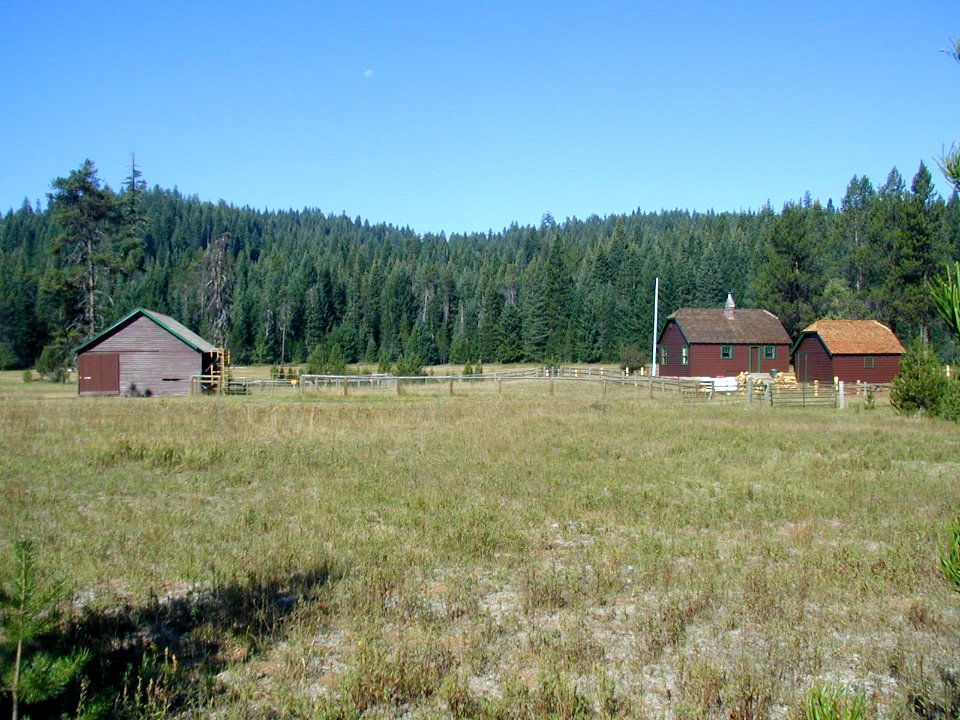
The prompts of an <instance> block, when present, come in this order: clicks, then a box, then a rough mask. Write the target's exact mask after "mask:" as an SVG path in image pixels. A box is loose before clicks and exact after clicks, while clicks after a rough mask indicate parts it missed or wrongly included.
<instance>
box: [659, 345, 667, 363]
mask: <svg viewBox="0 0 960 720" xmlns="http://www.w3.org/2000/svg"><path fill="white" fill-rule="evenodd" d="M660 364H661V365H668V364H669V362H668V360H667V349H666V348H665V347H662V348H660Z"/></svg>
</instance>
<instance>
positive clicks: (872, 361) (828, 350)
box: [792, 320, 903, 383]
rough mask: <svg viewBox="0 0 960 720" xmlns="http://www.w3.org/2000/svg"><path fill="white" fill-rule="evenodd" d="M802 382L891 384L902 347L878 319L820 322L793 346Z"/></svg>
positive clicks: (809, 328) (796, 366)
mask: <svg viewBox="0 0 960 720" xmlns="http://www.w3.org/2000/svg"><path fill="white" fill-rule="evenodd" d="M792 355H793V367H794V370H795V371H796V374H797V380H798V381H799V382H812V381H813V380H819V381H821V382H833V379H834V378H835V377H836V378H839V379H840V380H844V381H846V382H855V381H857V380H860V381H862V382H868V383H888V382H890V381H892V380H893V378H894V376H896V374H897V373H898V372H900V356H901V355H903V345H901V344H900V341H899V340H897V336H896V335H894V334H893V331H892V330H890V328H888V327H887V326H886V325H882V324H881V323H878V322H877V321H876V320H818V321H817V322H815V323H813V325H810V326H809V327H807V328H805V329H804V331H803V332H802V333H800V337H798V338H797V342H796V343H794V345H793V350H792Z"/></svg>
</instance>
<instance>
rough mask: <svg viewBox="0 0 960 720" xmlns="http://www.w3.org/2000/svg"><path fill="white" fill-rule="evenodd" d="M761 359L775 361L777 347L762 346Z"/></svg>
mask: <svg viewBox="0 0 960 720" xmlns="http://www.w3.org/2000/svg"><path fill="white" fill-rule="evenodd" d="M763 359H764V360H776V359H777V346H776V345H764V346H763Z"/></svg>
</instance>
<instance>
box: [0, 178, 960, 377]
mask: <svg viewBox="0 0 960 720" xmlns="http://www.w3.org/2000/svg"><path fill="white" fill-rule="evenodd" d="M957 258H960V201H958V197H957V194H956V193H953V194H952V195H951V197H949V198H948V199H946V200H945V199H943V198H941V197H940V196H939V195H938V194H937V193H936V192H935V191H934V188H933V185H932V178H931V174H930V171H929V169H928V168H927V167H926V166H925V165H924V164H923V163H921V164H920V166H919V168H918V170H917V171H916V173H915V174H914V175H913V177H912V179H910V180H909V181H907V180H906V179H905V178H904V177H903V176H902V175H901V174H900V172H899V171H898V170H897V169H896V168H894V169H892V170H891V171H890V173H889V174H888V176H887V177H886V178H885V179H884V181H883V182H882V184H880V185H875V184H874V182H873V181H871V180H870V179H869V178H867V177H865V176H854V177H853V178H852V179H851V181H850V183H849V185H848V187H847V189H846V193H845V195H844V196H843V198H842V200H841V201H840V204H839V207H838V206H836V205H834V203H833V202H832V201H828V202H827V203H826V204H822V203H821V202H819V201H818V200H815V199H812V198H811V197H810V196H809V194H807V195H806V196H804V197H803V198H801V199H798V200H797V201H796V202H790V203H787V204H786V205H784V207H783V208H781V209H779V210H775V209H773V208H771V207H769V206H765V207H763V208H762V209H761V210H759V211H741V212H713V211H710V212H691V211H686V210H671V211H667V210H661V211H659V212H643V211H641V210H637V211H636V212H633V213H630V214H623V215H609V216H606V217H599V216H596V215H594V216H591V217H588V218H585V219H578V218H567V219H566V220H564V221H562V222H559V221H555V220H554V219H553V217H552V216H551V215H549V214H545V215H544V216H543V219H542V221H541V223H540V225H539V227H533V226H520V225H517V224H513V225H511V226H510V227H507V228H505V229H503V230H501V231H496V232H495V231H489V232H479V233H471V234H451V235H449V236H448V235H445V234H443V233H440V234H432V233H427V234H422V235H421V234H418V233H415V232H413V231H412V230H410V229H409V228H402V227H395V226H393V225H390V224H374V225H371V224H370V223H368V222H365V221H364V220H363V219H362V218H360V217H357V218H350V217H347V216H345V215H342V214H341V215H335V214H326V213H324V212H322V211H320V210H317V209H307V210H302V211H294V210H287V211H267V210H263V211H261V210H255V209H252V208H250V207H237V206H234V205H232V204H228V203H226V202H223V201H221V202H220V203H218V204H214V203H210V202H203V201H200V200H199V199H198V198H197V197H185V196H184V195H182V194H181V193H180V192H178V191H177V190H176V189H174V190H167V189H162V188H160V187H153V188H152V189H150V188H149V187H148V186H147V184H146V182H145V181H144V180H143V177H142V174H141V172H140V170H139V168H138V167H137V166H136V164H135V162H134V163H132V164H131V172H130V176H129V177H128V178H127V179H126V181H125V182H124V183H123V186H122V187H121V188H120V189H119V190H116V191H115V190H113V189H111V188H110V187H108V186H107V185H105V184H104V183H103V182H101V180H100V179H99V177H98V175H97V170H96V167H95V165H94V164H93V163H92V162H91V161H89V160H88V161H86V162H84V163H83V164H82V165H81V166H80V167H79V168H78V169H76V170H74V171H72V172H70V173H69V174H68V175H66V176H64V177H60V178H57V179H55V180H53V182H52V192H51V193H50V195H49V198H48V203H47V206H46V208H42V207H41V206H40V204H39V203H36V204H35V205H32V204H31V203H30V202H29V201H24V203H23V205H22V206H21V207H20V208H19V209H17V210H10V211H9V212H7V213H6V215H5V216H3V217H2V218H0V369H12V368H26V367H33V366H37V367H38V368H41V369H42V368H51V367H55V366H56V365H57V364H58V363H64V362H67V363H68V362H71V361H72V353H73V350H74V349H75V348H76V347H77V346H78V345H79V344H80V343H81V342H83V341H84V340H85V339H87V338H89V337H91V336H92V335H93V334H95V333H96V332H99V331H100V330H102V329H104V328H106V327H109V326H110V325H111V324H112V323H114V322H116V321H117V320H118V319H120V318H122V317H123V316H125V315H126V314H128V313H129V312H131V311H132V310H133V309H135V308H136V307H146V308H149V309H152V310H155V311H158V312H161V313H165V314H168V315H170V316H172V317H174V318H176V319H177V320H179V321H180V322H182V323H184V324H185V325H187V326H188V327H190V328H191V329H194V330H195V331H197V332H198V333H199V334H200V335H202V336H203V337H205V338H207V339H208V340H210V341H211V342H214V343H215V344H220V343H224V344H225V345H226V347H228V348H229V349H230V351H231V354H232V359H233V362H234V363H235V364H244V363H253V362H256V363H268V364H280V365H283V364H294V363H297V364H299V363H310V364H311V365H313V366H314V367H317V368H325V367H340V366H342V365H343V364H344V363H350V362H359V361H362V362H365V363H376V364H378V365H379V366H380V367H390V365H391V364H392V363H398V362H401V361H406V362H407V363H408V364H409V363H411V362H412V363H413V364H414V365H420V364H422V365H431V364H436V363H456V364H460V363H468V362H478V361H479V362H518V361H533V362H570V361H577V362H591V363H595V362H620V363H621V364H624V365H628V366H631V367H636V365H637V364H638V363H639V362H641V361H644V360H646V359H648V358H649V353H650V347H651V344H652V340H653V337H652V336H653V332H654V329H653V302H654V293H653V288H654V279H655V278H657V277H659V278H660V318H661V326H662V322H663V320H664V319H665V318H666V316H667V315H668V314H669V313H671V312H673V311H675V310H677V309H678V308H680V307H684V306H688V307H719V306H721V305H722V304H723V302H724V300H725V299H726V296H727V293H732V294H733V296H734V298H735V300H736V302H737V305H738V307H744V308H746V307H759V308H765V309H767V310H770V311H771V312H773V313H774V314H776V315H777V316H778V317H780V319H781V320H782V321H783V323H784V326H785V327H786V329H787V331H788V332H789V333H790V334H791V335H793V336H796V334H797V333H798V332H799V331H800V330H802V329H803V327H805V326H806V325H807V324H808V323H810V322H812V321H814V320H816V319H818V318H851V319H861V318H873V319H877V320H880V321H881V322H883V323H885V324H887V325H889V326H891V327H892V328H893V329H894V331H895V332H896V333H897V335H898V336H899V337H900V339H901V341H902V342H904V343H905V344H906V343H908V342H909V341H911V340H913V339H914V338H917V337H922V338H925V339H929V340H930V341H932V342H933V343H934V346H935V347H936V348H937V351H938V353H939V355H940V357H941V359H942V360H945V361H954V360H955V359H956V357H957V354H958V348H957V345H956V343H955V341H954V340H952V339H951V335H950V333H949V332H948V331H947V330H946V329H945V328H944V326H943V324H942V321H941V320H939V319H938V317H937V315H936V313H935V311H934V307H933V305H932V303H931V302H930V299H929V281H930V279H931V278H933V277H934V276H936V275H937V274H939V273H941V272H942V270H943V267H944V263H946V262H948V261H953V260H956V259H957Z"/></svg>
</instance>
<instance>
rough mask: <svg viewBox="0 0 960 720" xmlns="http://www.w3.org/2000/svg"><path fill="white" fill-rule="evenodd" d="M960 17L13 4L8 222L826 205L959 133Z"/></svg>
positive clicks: (926, 7)
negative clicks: (60, 202) (42, 210)
mask: <svg viewBox="0 0 960 720" xmlns="http://www.w3.org/2000/svg"><path fill="white" fill-rule="evenodd" d="M958 35H960V3H957V2H956V0H901V1H900V2H891V1H887V0H872V1H870V2H866V1H864V2H845V1H843V0H839V1H838V0H831V1H829V2H827V1H822V0H813V1H810V2H790V3H787V2H778V1H775V0H774V1H771V0H764V1H757V2H736V1H733V0H731V1H729V2H722V1H720V0H716V1H715V2H684V1H683V0H678V1H677V2H664V1H663V0H660V1H658V2H646V1H640V0H633V1H632V2H540V1H536V0H519V1H518V0H512V1H510V2H506V1H504V2H500V1H495V0H489V1H480V0H478V1H476V2H460V1H458V0H430V1H427V0H424V1H418V0H410V1H409V2H387V1H386V0H384V1H383V2H363V1H361V2H356V1H351V2H339V3H331V2H309V1H304V2H284V0H276V2H270V3H268V2H264V1H263V0H258V1H257V2H206V1H203V0H201V1H200V2H196V1H195V0H194V1H192V2H180V1H178V0H166V1H165V2H150V3H140V2H136V1H134V2H131V1H130V0H125V2H122V3H121V2H114V1H113V0H98V1H97V2H87V3H76V2H63V1H60V0H52V1H50V2H44V3H27V2H20V3H8V4H6V6H5V7H4V10H3V12H2V14H0V211H2V212H6V210H8V209H10V208H14V209H15V208H17V207H19V206H20V204H21V202H22V201H23V199H24V198H25V197H26V198H29V199H30V200H31V201H35V200H37V199H40V200H41V201H42V202H43V203H44V204H45V203H46V193H47V192H49V191H50V183H51V181H52V180H53V179H54V178H56V177H59V176H65V175H67V174H69V172H70V171H72V170H74V169H76V168H77V167H79V166H80V164H81V163H82V162H83V160H84V159H86V158H90V159H91V160H93V161H94V162H95V163H96V165H97V167H98V169H99V173H100V177H101V179H102V180H103V181H105V182H106V183H108V184H109V185H111V186H112V187H114V188H119V187H120V185H121V184H122V182H123V179H124V177H125V176H127V175H128V174H129V163H130V155H131V153H136V159H137V163H138V165H140V167H141V168H142V171H143V174H144V179H145V180H146V181H147V183H148V184H149V185H150V186H151V187H152V186H153V185H159V186H161V187H164V188H173V187H174V186H176V187H178V188H179V190H180V191H181V192H182V193H184V194H186V195H194V194H195V195H197V196H199V197H200V198H201V199H203V200H211V201H214V202H216V201H218V200H220V199H223V200H226V201H227V202H228V203H232V204H234V205H249V206H252V207H255V208H259V209H287V208H294V209H301V208H304V207H311V208H319V209H321V210H323V211H324V212H327V213H333V214H339V213H341V212H346V213H347V214H348V215H350V216H351V217H354V216H357V215H359V216H361V217H363V218H365V219H368V220H370V221H371V222H389V223H392V224H394V225H399V226H409V227H411V228H413V229H414V230H416V231H418V232H421V233H424V232H439V231H441V230H443V231H445V232H447V233H448V234H449V233H452V232H464V231H475V230H476V231H485V230H488V229H493V230H500V229H502V228H504V227H505V226H507V225H509V224H510V223H512V222H518V223H520V224H521V225H526V224H538V223H539V222H540V219H541V216H542V215H543V214H544V213H546V212H550V213H552V214H553V215H554V217H555V218H556V219H557V220H558V221H562V220H564V219H565V218H567V217H573V216H576V217H580V218H585V217H588V216H589V215H592V214H597V215H600V216H604V215H609V214H612V213H622V212H631V211H633V210H636V209H640V210H643V211H652V212H656V211H659V210H661V209H674V208H681V209H689V210H697V211H707V210H711V209H713V210H716V211H724V210H733V211H736V210H741V209H758V208H760V207H761V206H762V205H763V204H764V203H765V202H767V201H769V202H770V203H771V204H772V206H773V207H774V208H775V209H780V208H781V207H782V205H783V203H784V202H786V201H789V200H797V199H799V198H801V197H802V195H803V193H804V192H805V191H809V192H810V193H811V194H812V195H813V197H814V198H819V199H821V200H822V201H823V202H826V200H827V199H828V198H833V200H834V202H835V203H837V204H839V202H840V199H841V198H842V197H843V194H844V191H845V189H846V186H847V183H848V182H849V181H850V179H851V177H853V176H854V175H867V176H868V177H870V179H871V180H872V181H873V182H874V184H875V185H879V184H881V183H882V182H883V181H884V180H885V178H886V176H887V173H888V172H889V171H890V169H891V168H892V167H893V166H896V167H897V168H899V170H900V172H901V173H902V174H903V176H904V177H905V179H906V181H907V183H908V184H909V182H910V179H911V178H912V177H913V175H914V173H915V172H916V170H917V168H918V166H919V164H920V162H921V160H922V161H924V162H926V163H927V165H928V166H930V169H931V172H933V174H934V176H935V181H936V184H937V187H938V189H939V190H940V192H941V193H943V194H946V192H947V190H946V183H945V182H944V181H943V180H942V177H941V175H940V173H939V171H938V170H937V169H936V158H937V157H938V156H939V155H940V153H941V151H942V150H943V149H944V148H946V147H949V145H950V144H951V143H952V142H953V141H954V140H960V65H957V64H956V63H955V62H954V61H953V60H952V59H950V58H949V57H948V56H947V55H945V54H944V53H942V52H941V50H943V49H944V48H946V47H948V46H949V44H950V40H951V38H953V37H956V36H958Z"/></svg>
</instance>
